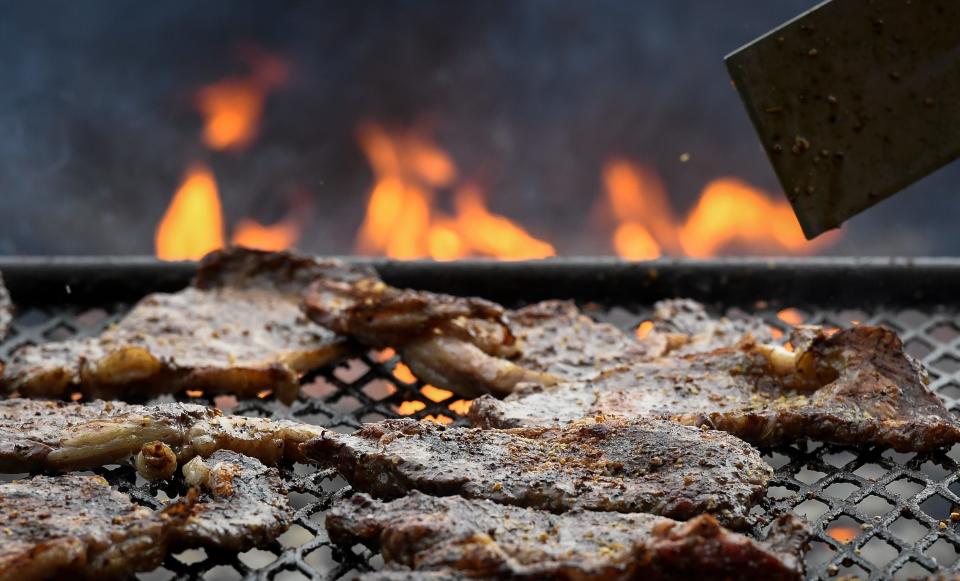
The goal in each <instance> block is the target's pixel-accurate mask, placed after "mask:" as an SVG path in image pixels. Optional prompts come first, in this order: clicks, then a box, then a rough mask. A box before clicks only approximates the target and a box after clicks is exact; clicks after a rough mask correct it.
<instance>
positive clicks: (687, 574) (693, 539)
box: [326, 493, 807, 580]
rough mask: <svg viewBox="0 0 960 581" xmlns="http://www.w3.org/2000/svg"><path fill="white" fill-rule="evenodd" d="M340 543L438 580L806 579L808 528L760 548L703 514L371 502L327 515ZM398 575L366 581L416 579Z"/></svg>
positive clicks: (783, 521)
mask: <svg viewBox="0 0 960 581" xmlns="http://www.w3.org/2000/svg"><path fill="white" fill-rule="evenodd" d="M326 526H327V531H328V533H329V535H330V539H331V540H332V541H334V542H335V543H337V544H340V545H344V546H347V547H351V546H353V545H354V544H356V543H358V542H360V543H364V544H366V545H368V546H369V547H371V548H373V549H375V550H376V549H380V550H382V551H383V555H384V558H385V560H387V562H388V564H389V565H390V566H391V567H393V568H399V567H407V568H409V570H410V571H411V573H412V572H414V571H415V572H416V573H418V574H419V573H427V574H431V575H435V576H436V577H430V578H438V579H456V578H457V577H458V574H462V576H463V577H464V578H470V579H477V578H481V579H581V580H601V579H602V580H607V579H683V578H692V576H695V575H696V576H701V577H702V578H709V579H800V578H802V576H803V564H802V559H801V557H802V554H801V545H802V544H803V542H804V539H805V536H806V532H807V531H806V528H805V526H804V525H802V524H800V523H799V522H798V521H796V520H795V519H794V518H793V517H791V516H789V515H787V516H784V517H781V518H780V519H778V520H777V521H775V523H774V524H773V526H772V527H771V529H770V532H769V533H768V534H767V536H766V538H765V539H763V540H762V541H756V540H753V539H751V538H748V537H745V536H743V535H740V534H737V533H734V532H731V531H729V530H727V529H725V528H723V527H722V526H721V525H720V524H719V523H718V522H717V521H716V520H715V519H714V518H712V517H710V516H707V515H702V516H697V517H695V518H693V519H692V520H690V521H688V522H677V521H675V520H671V519H669V518H664V517H661V516H654V515H651V514H621V513H615V512H589V511H586V512H568V513H564V514H560V515H557V514H552V513H550V512H546V511H541V510H534V509H529V508H520V507H514V506H504V505H501V504H497V503H494V502H490V501H487V500H471V499H465V498H461V497H457V496H452V497H443V498H437V497H432V496H426V495H423V494H418V493H413V494H411V495H410V496H407V497H405V498H401V499H399V500H394V501H392V502H380V501H377V500H374V499H372V498H370V497H369V496H367V495H365V494H357V495H355V496H353V497H352V498H349V499H345V500H343V501H341V502H340V503H339V504H337V505H334V507H333V508H332V509H331V510H330V511H329V512H328V513H327V516H326ZM403 575H404V573H403V572H401V571H396V570H394V571H390V572H388V573H386V574H383V573H381V574H371V576H370V577H364V579H367V578H369V579H414V578H417V577H414V576H413V575H412V574H411V575H410V576H403Z"/></svg>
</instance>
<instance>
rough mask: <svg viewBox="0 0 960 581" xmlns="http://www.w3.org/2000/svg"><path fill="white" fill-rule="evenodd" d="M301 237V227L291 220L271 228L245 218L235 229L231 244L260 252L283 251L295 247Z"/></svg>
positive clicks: (272, 225)
mask: <svg viewBox="0 0 960 581" xmlns="http://www.w3.org/2000/svg"><path fill="white" fill-rule="evenodd" d="M299 237H300V225H299V224H298V223H297V222H296V221H295V220H293V219H291V218H288V219H286V220H283V221H282V222H277V223H276V224H271V225H269V226H264V225H262V224H260V223H259V222H257V221H256V220H251V219H249V218H244V219H243V220H240V221H239V222H237V225H236V226H235V227H234V229H233V236H231V237H230V243H231V244H235V245H237V246H246V247H247V248H256V249H259V250H283V249H285V248H290V247H291V246H293V244H294V243H295V242H296V241H297V239H298V238H299Z"/></svg>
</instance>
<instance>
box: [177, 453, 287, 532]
mask: <svg viewBox="0 0 960 581" xmlns="http://www.w3.org/2000/svg"><path fill="white" fill-rule="evenodd" d="M183 476H184V478H185V479H186V481H187V483H188V484H190V485H191V486H194V487H196V489H198V490H204V491H207V492H208V495H207V496H205V497H203V498H201V501H200V502H197V503H195V504H193V505H191V506H190V507H189V517H188V518H185V519H183V521H182V522H181V524H180V526H179V527H178V528H177V530H176V540H177V544H178V545H188V546H196V545H210V546H215V547H219V548H224V549H229V550H232V551H244V550H246V549H249V548H250V547H251V546H258V545H262V544H264V543H267V542H269V541H271V540H273V539H275V538H277V537H278V536H279V535H280V534H282V533H283V531H285V530H287V528H289V526H290V523H291V522H293V509H292V508H291V506H290V503H289V500H288V498H287V488H286V486H284V484H283V480H281V479H280V474H279V473H278V472H277V469H276V468H271V467H267V466H264V465H263V464H262V463H261V462H260V461H259V460H256V459H254V458H251V457H249V456H245V455H243V454H237V453H236V452H232V451H229V450H218V451H216V452H214V453H213V454H212V455H211V456H210V457H209V458H207V459H203V458H201V457H199V456H197V457H195V458H194V459H193V460H190V461H189V462H187V463H186V465H184V467H183ZM165 512H167V513H173V512H176V505H174V506H172V507H168V508H167V509H166V510H165ZM184 512H186V511H184ZM178 514H179V513H178ZM181 516H182V515H181Z"/></svg>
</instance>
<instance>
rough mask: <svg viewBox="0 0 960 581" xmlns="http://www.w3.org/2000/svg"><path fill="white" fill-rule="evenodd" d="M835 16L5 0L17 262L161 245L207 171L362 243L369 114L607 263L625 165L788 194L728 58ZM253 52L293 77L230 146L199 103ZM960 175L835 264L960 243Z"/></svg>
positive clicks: (745, 0) (691, 187) (658, 9)
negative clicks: (431, 141)
mask: <svg viewBox="0 0 960 581" xmlns="http://www.w3.org/2000/svg"><path fill="white" fill-rule="evenodd" d="M813 4H814V2H813V0H776V1H774V0H770V1H764V2H760V1H756V0H728V1H727V2H722V3H718V2H715V1H713V0H650V1H645V2H622V1H612V0H611V1H607V0H593V1H591V2H582V1H580V0H552V1H547V0H530V1H524V2H516V1H510V0H490V1H485V2H448V1H444V0H424V1H416V2H414V1H391V2H387V1H383V2H362V3H360V2H353V3H350V2H312V3H307V2H298V1H292V0H291V1H277V2H255V1H253V0H244V1H226V0H220V1H206V2H189V1H186V0H168V1H165V2H157V3H129V2H120V1H96V2H84V3H65V2H50V1H48V2H29V3H28V2H8V3H2V4H0V253H3V254H115V253H151V252H152V250H153V248H152V241H153V229H154V227H155V226H156V223H157V221H158V220H159V218H160V216H161V215H162V214H163V210H164V208H165V207H166V205H167V203H168V202H169V198H170V196H171V194H172V193H173V191H174V190H175V189H176V187H177V185H178V184H179V182H180V180H181V178H182V175H183V172H184V170H185V169H186V167H187V166H188V165H189V164H190V163H191V162H193V161H205V162H208V163H210V164H211V166H212V167H213V169H214V171H215V173H216V175H217V178H218V181H219V183H220V189H221V195H222V197H223V203H224V207H225V209H226V212H227V220H228V222H235V221H236V220H238V219H239V218H241V217H243V216H252V217H255V218H257V219H258V220H260V221H261V222H264V223H269V222H272V221H275V220H277V219H279V218H281V217H282V216H283V215H284V214H285V212H286V211H287V207H288V205H289V203H290V201H291V200H292V199H294V198H295V197H296V196H299V195H302V193H303V192H308V193H309V194H310V195H311V196H312V199H313V201H312V204H310V206H311V207H312V208H313V210H312V212H313V215H312V216H311V217H310V223H309V224H310V225H309V227H308V229H307V232H306V235H305V238H304V239H303V240H302V241H301V243H300V246H301V247H302V248H304V249H306V250H310V251H314V252H318V253H329V254H337V253H349V252H350V251H351V250H352V248H353V238H354V235H355V233H356V230H357V227H358V226H359V224H360V223H361V221H362V217H363V214H362V211H363V202H364V196H365V195H366V193H367V189H368V187H369V185H370V183H371V180H372V175H371V172H370V170H369V168H368V167H367V165H366V162H365V160H364V158H363V156H362V154H361V152H360V150H359V148H358V147H357V144H356V139H355V133H354V132H355V130H356V127H357V126H358V125H359V124H360V123H361V122H362V121H365V120H373V121H376V122H379V123H382V124H385V125H386V126H391V125H392V126H397V127H419V128H420V129H421V130H423V131H424V132H426V133H428V134H431V135H433V136H434V137H435V139H436V140H437V141H438V142H439V143H440V144H441V145H442V146H443V147H444V148H446V149H447V150H448V151H449V152H450V153H451V155H452V156H453V158H454V159H455V160H456V161H457V164H458V166H459V167H460V169H461V171H462V173H463V174H464V175H465V176H466V177H467V178H469V179H470V180H471V181H472V182H475V183H477V184H479V185H480V186H481V187H482V188H483V189H484V190H485V191H486V194H487V197H488V199H489V203H490V205H491V207H492V208H493V209H494V210H495V211H497V212H498V213H502V214H505V215H508V216H510V217H512V218H517V219H519V220H521V221H522V222H523V223H524V224H525V225H526V226H528V227H529V228H530V230H531V231H532V232H533V233H535V234H536V235H538V236H540V237H545V238H548V239H550V240H551V241H554V242H556V244H557V246H558V250H559V251H560V252H561V253H565V254H571V253H576V252H587V251H596V250H597V248H595V247H593V246H591V245H590V244H588V243H584V242H583V239H582V237H580V236H577V234H578V233H579V232H580V231H581V230H582V229H583V228H584V227H585V223H584V216H585V215H587V214H588V213H589V210H590V208H591V207H592V205H593V203H594V200H595V198H596V196H597V195H598V194H599V193H600V191H601V188H600V172H601V168H602V167H603V163H604V162H605V161H606V160H608V159H610V158H612V157H614V156H620V157H627V158H630V159H633V160H636V161H639V162H641V163H644V164H647V165H649V166H651V167H654V168H656V169H657V171H658V172H659V173H660V174H661V175H662V177H663V180H664V183H665V185H666V188H667V191H668V192H669V193H670V195H671V201H672V204H673V205H674V207H676V208H678V209H680V210H681V211H682V210H684V209H686V208H688V207H689V206H690V205H691V204H692V203H693V201H694V199H695V198H696V196H697V195H698V193H699V192H700V190H701V189H702V188H703V186H704V185H705V184H706V183H707V182H708V181H710V180H711V179H712V178H715V177H718V176H721V175H733V176H737V177H740V178H743V179H745V180H747V181H749V182H750V183H752V184H754V185H757V186H760V187H763V188H765V189H768V190H770V191H778V186H777V183H776V180H775V178H774V176H773V173H772V170H771V169H770V167H769V164H768V163H767V161H766V159H765V158H764V155H763V153H762V152H761V150H760V147H759V144H758V142H757V139H756V137H755V136H754V134H753V131H752V128H751V126H750V124H749V122H748V120H747V117H746V114H745V113H744V111H743V108H742V106H741V104H740V103H739V100H738V98H737V96H736V93H735V91H734V90H733V89H732V87H731V86H730V82H729V79H728V78H727V75H726V71H725V69H724V67H723V63H722V58H723V56H724V55H725V54H726V53H727V52H729V51H731V50H733V49H735V48H737V47H739V46H740V45H742V44H744V43H746V42H747V41H749V40H751V39H752V38H754V37H756V36H758V35H759V34H761V33H763V32H764V31H766V30H768V29H769V28H772V27H773V26H776V25H777V24H779V23H781V22H783V21H785V20H787V19H788V18H791V17H793V16H795V15H796V14H798V13H800V12H801V11H803V10H805V9H807V8H809V7H810V6H812V5H813ZM249 45H254V46H258V47H261V48H263V49H266V50H269V51H270V52H272V53H274V54H277V55H280V56H282V57H283V58H284V59H286V60H287V62H288V63H289V65H290V68H291V75H292V76H291V80H290V82H289V83H287V85H286V86H285V87H283V88H282V89H280V90H278V91H277V92H275V93H273V94H271V95H270V96H269V98H268V101H267V105H266V111H265V115H264V119H263V126H262V128H261V131H260V134H259V135H260V136H259V139H258V141H257V142H256V143H255V144H254V145H253V147H251V148H249V149H247V150H245V151H242V152H226V153H216V154H214V153H210V152H208V151H207V150H206V149H205V148H204V147H203V146H202V144H201V140H200V132H201V126H202V124H201V119H200V118H199V116H198V115H197V114H196V112H195V111H194V109H193V95H194V93H195V92H196V90H197V89H198V88H199V87H201V86H202V85H204V84H208V83H211V82H214V81H216V80H219V79H221V78H223V77H226V76H229V75H233V74H241V73H243V72H244V66H245V63H244V61H243V59H242V58H241V54H242V49H243V47H244V46H249ZM682 154H687V155H688V156H689V161H687V162H685V163H684V162H681V161H680V157H681V155H682ZM957 177H960V170H958V169H957V168H956V167H954V168H948V169H947V170H944V171H942V172H940V174H938V175H937V176H935V177H934V178H931V179H928V180H926V181H924V182H923V183H921V184H919V185H918V186H916V187H914V188H912V190H911V192H909V193H907V194H903V195H901V196H899V197H897V198H896V199H894V200H891V201H888V202H885V203H884V204H881V206H880V207H878V208H876V209H874V210H872V211H871V212H869V213H868V214H867V215H865V216H863V217H860V218H857V219H855V220H854V221H853V224H852V225H851V226H850V227H849V229H848V233H847V235H846V236H845V238H844V240H843V242H842V243H841V244H840V245H839V246H837V247H836V248H835V249H834V250H833V252H837V253H841V252H842V253H854V254H884V253H893V254H928V253H960V239H958V238H957V236H955V235H954V234H953V233H952V232H953V230H954V228H952V224H953V216H958V215H960V207H957V206H958V205H960V201H958V198H957V196H955V195H953V193H952V187H953V184H955V183H956V182H957V179H956V178H957ZM935 207H936V208H938V211H937V212H934V211H931V210H930V208H935ZM940 208H943V209H942V210H940ZM954 210H956V211H954Z"/></svg>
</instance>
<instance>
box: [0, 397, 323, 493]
mask: <svg viewBox="0 0 960 581" xmlns="http://www.w3.org/2000/svg"><path fill="white" fill-rule="evenodd" d="M323 433H325V431H324V429H323V428H320V427H318V426H312V425H309V424H303V423H300V422H295V421H290V420H269V419H266V418H248V417H242V416H225V415H223V413H222V412H221V411H220V410H217V409H215V408H210V407H206V406H201V405H195V404H185V403H164V404H156V405H146V406H141V405H131V404H125V403H121V402H105V401H94V402H90V403H68V402H55V401H39V400H31V399H19V398H17V399H8V400H0V471H2V472H26V471H39V470H78V469H86V468H94V467H96V466H102V465H105V464H116V463H120V462H124V461H126V460H127V459H128V458H130V457H132V456H137V460H136V465H137V467H138V469H140V471H141V473H142V474H143V475H144V477H146V478H157V477H161V478H162V477H164V475H165V474H172V473H173V472H174V470H176V467H177V463H178V462H185V461H187V460H189V459H190V458H192V457H194V456H197V455H199V456H204V457H206V456H209V455H210V454H213V453H214V452H215V451H217V450H220V449H228V450H233V451H236V452H240V453H243V454H247V455H249V456H253V457H255V458H258V459H260V460H261V461H263V462H266V463H267V464H275V463H277V462H278V461H279V460H280V459H281V458H287V459H290V460H301V459H302V456H301V455H300V449H299V444H300V443H302V442H306V441H307V440H309V439H311V438H313V437H316V436H318V435H321V434H323ZM158 444H159V446H158ZM171 453H172V454H173V455H174V457H173V458H171V457H170V455H171ZM164 464H166V465H164Z"/></svg>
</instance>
